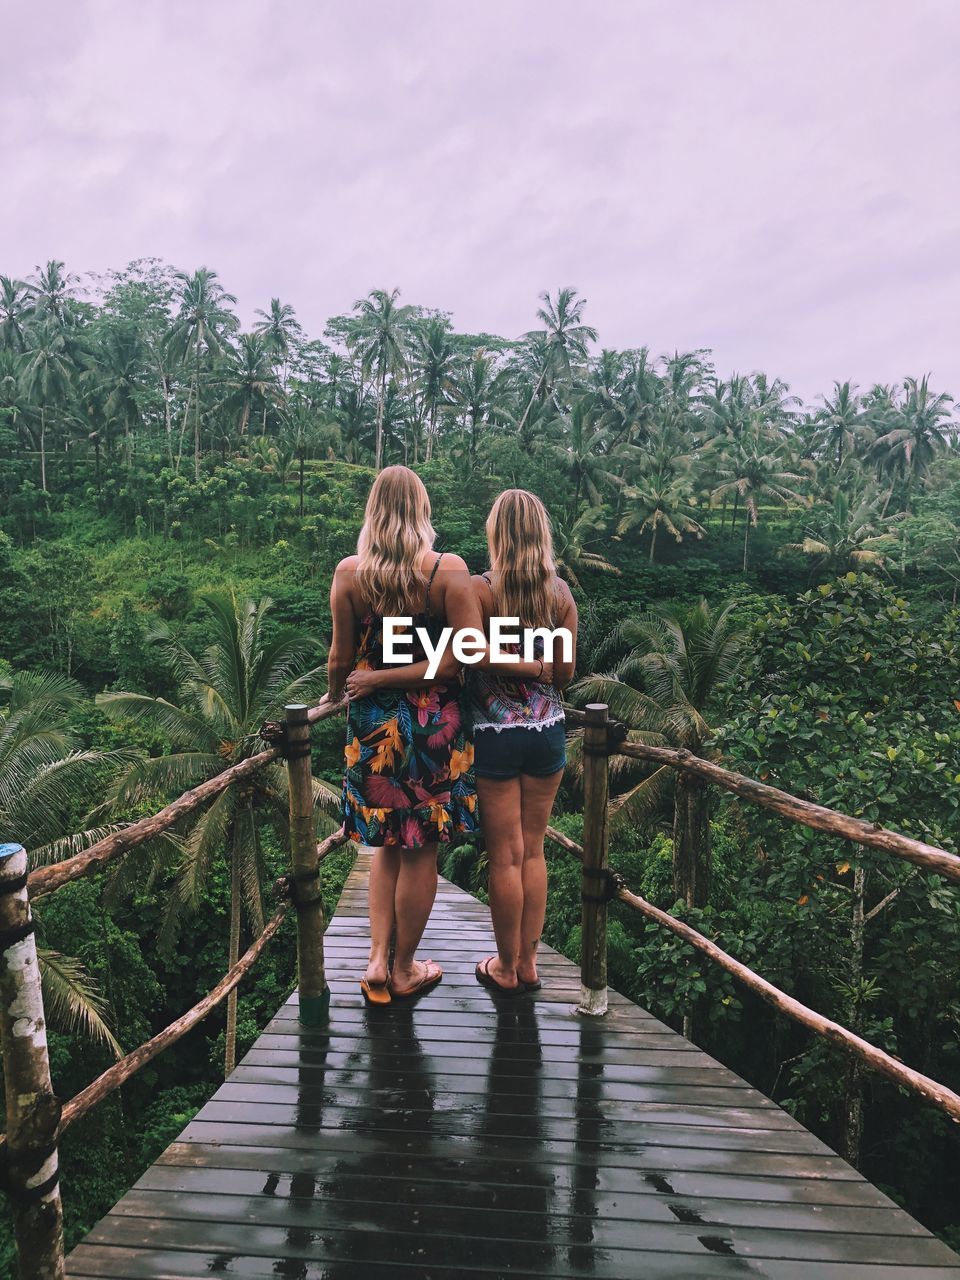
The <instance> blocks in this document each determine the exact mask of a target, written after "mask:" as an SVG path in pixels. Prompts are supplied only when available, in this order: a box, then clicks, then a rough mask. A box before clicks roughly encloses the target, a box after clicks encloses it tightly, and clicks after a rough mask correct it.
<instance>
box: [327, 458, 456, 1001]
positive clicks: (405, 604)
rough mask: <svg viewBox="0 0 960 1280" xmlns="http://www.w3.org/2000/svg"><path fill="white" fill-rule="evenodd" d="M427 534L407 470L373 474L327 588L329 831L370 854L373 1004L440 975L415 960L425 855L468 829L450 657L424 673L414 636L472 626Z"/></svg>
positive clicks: (425, 500)
mask: <svg viewBox="0 0 960 1280" xmlns="http://www.w3.org/2000/svg"><path fill="white" fill-rule="evenodd" d="M434 539H435V534H434V530H433V526H432V525H431V523H430V499H429V497H428V495H427V491H426V489H425V488H424V486H423V482H422V481H421V480H420V478H419V476H417V475H416V474H415V473H414V472H413V471H410V470H409V469H408V468H407V467H386V468H385V469H384V470H383V471H381V472H380V474H379V475H378V476H377V478H376V480H375V481H374V483H373V487H372V488H371V490H370V495H369V497H368V499H367V507H366V512H365V514H364V522H363V528H362V529H361V531H360V537H359V539H358V542H357V554H356V555H353V556H347V557H346V559H344V560H341V562H340V564H339V565H338V566H337V568H336V571H335V573H334V575H333V584H332V586H331V590H330V609H331V613H332V617H333V639H332V642H331V646H330V655H329V660H328V664H327V668H328V681H329V687H328V697H329V698H330V699H332V700H337V699H339V698H340V697H341V695H342V693H343V691H344V690H346V692H347V695H348V698H349V703H348V711H347V733H346V745H345V753H344V754H345V762H346V764H345V773H344V781H343V799H342V810H343V824H344V828H345V830H346V832H347V834H348V835H349V836H350V838H351V839H353V840H355V841H357V842H358V843H360V844H364V845H369V846H372V847H373V848H374V856H373V865H372V868H371V872H370V887H369V908H370V959H369V963H368V965H367V969H366V972H365V974H364V976H363V979H362V981H361V983H360V987H361V990H362V991H363V994H364V997H365V998H366V999H367V1000H368V1001H369V1002H371V1003H374V1004H387V1003H389V1002H390V1000H391V999H398V998H401V997H404V996H411V995H418V994H421V993H423V992H425V991H428V990H430V988H431V987H434V986H436V984H437V983H438V982H439V981H440V980H441V978H442V976H443V971H442V970H441V968H440V966H439V965H437V964H434V963H433V961H432V960H427V961H419V960H417V959H415V953H416V950H417V947H418V946H419V944H420V939H421V937H422V936H423V931H424V928H425V927H426V923H427V920H428V918H429V916H430V910H431V908H432V906H433V902H434V898H435V896H436V892H437V848H438V845H439V844H445V843H447V842H449V841H450V839H451V838H452V837H453V836H454V834H455V833H458V832H465V833H472V832H474V831H476V830H477V821H478V820H477V797H476V791H475V788H474V782H473V748H472V746H471V744H470V743H469V741H468V740H467V737H466V734H465V728H464V721H463V714H462V705H461V701H462V700H461V693H462V681H461V679H460V667H459V663H458V662H457V661H456V660H455V659H454V658H453V656H452V653H451V652H450V649H449V648H448V649H447V650H445V652H444V656H443V658H442V660H441V662H440V666H439V668H438V669H437V671H436V673H435V675H434V676H433V677H432V678H430V677H429V676H428V675H427V665H428V664H427V661H426V650H425V649H424V647H423V644H422V642H421V640H420V639H419V638H418V635H417V629H418V628H423V629H424V630H425V631H426V632H427V634H428V635H429V636H430V637H431V642H432V643H434V644H435V643H436V640H437V637H438V633H439V631H440V629H441V628H442V627H443V626H444V625H447V626H451V627H453V628H454V629H455V630H458V629H460V628H464V627H478V626H479V624H480V617H479V611H478V609H477V606H476V601H475V599H474V595H473V591H472V588H471V583H470V575H469V572H468V570H467V566H466V564H465V563H464V561H463V560H461V558H460V557H459V556H455V555H451V554H449V553H447V554H441V555H438V554H436V553H435V552H434V551H433V543H434ZM441 562H442V563H441ZM385 618H410V619H411V620H412V622H411V626H412V637H411V639H412V648H411V647H408V648H407V649H406V651H405V652H406V653H407V654H408V655H409V654H410V653H411V652H412V657H413V661H412V662H408V663H405V664H399V665H397V664H390V663H388V662H387V661H386V659H385V655H384V634H383V624H384V619H385ZM394 930H395V948H394V960H393V967H392V970H391V968H390V967H389V953H390V940H391V935H392V934H393V933H394Z"/></svg>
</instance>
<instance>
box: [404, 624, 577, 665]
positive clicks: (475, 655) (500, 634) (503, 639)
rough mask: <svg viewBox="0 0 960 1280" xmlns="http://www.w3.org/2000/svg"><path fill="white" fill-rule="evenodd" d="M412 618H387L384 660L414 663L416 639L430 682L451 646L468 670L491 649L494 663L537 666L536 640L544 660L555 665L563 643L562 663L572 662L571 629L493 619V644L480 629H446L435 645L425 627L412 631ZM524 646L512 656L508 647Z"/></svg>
mask: <svg viewBox="0 0 960 1280" xmlns="http://www.w3.org/2000/svg"><path fill="white" fill-rule="evenodd" d="M412 624H413V619H412V618H384V620H383V660H384V662H386V663H390V664H392V663H409V662H413V654H412V653H411V652H410V650H411V649H412V648H413V640H414V635H416V638H417V639H418V640H419V641H420V644H421V645H422V647H423V652H424V654H425V655H426V658H427V679H428V680H432V679H433V678H434V676H435V675H436V674H437V672H438V671H439V669H440V663H441V661H442V660H443V655H444V654H445V653H446V651H447V647H448V645H449V646H451V648H452V652H453V656H454V657H455V658H456V660H457V661H458V662H461V663H463V664H464V665H465V666H471V667H472V666H475V665H476V664H477V663H478V662H479V661H480V660H481V658H482V657H483V655H484V653H485V652H486V651H487V649H488V648H489V650H490V657H491V658H492V659H493V660H494V661H495V662H519V661H520V659H521V656H522V657H523V661H524V662H535V661H536V659H537V658H538V657H539V656H540V655H539V654H535V653H534V646H535V644H536V640H537V637H538V636H539V637H541V638H542V640H543V660H544V662H553V651H554V645H555V644H556V642H557V640H559V641H560V653H561V660H562V661H563V662H572V661H573V635H572V634H571V632H570V630H569V628H568V627H557V628H556V629H555V630H553V631H551V630H550V628H549V627H524V628H523V629H522V631H521V627H520V619H519V618H491V619H490V640H489V643H488V641H487V638H486V636H485V635H484V633H483V632H482V631H480V630H479V628H477V627H461V628H460V629H459V630H458V631H456V632H455V631H454V629H453V627H444V628H443V629H442V630H441V632H440V634H439V636H438V637H437V640H436V642H434V640H433V638H432V636H431V635H430V633H429V631H428V630H427V629H426V627H415V628H414V627H412ZM517 645H520V646H521V653H514V652H512V650H511V648H510V647H508V646H517Z"/></svg>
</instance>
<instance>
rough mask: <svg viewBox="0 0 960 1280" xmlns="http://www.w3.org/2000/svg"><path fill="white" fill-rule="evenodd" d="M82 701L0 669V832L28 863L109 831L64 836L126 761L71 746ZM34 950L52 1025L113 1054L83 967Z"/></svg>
mask: <svg viewBox="0 0 960 1280" xmlns="http://www.w3.org/2000/svg"><path fill="white" fill-rule="evenodd" d="M86 702H87V699H86V695H85V694H84V691H83V689H82V688H81V687H80V686H79V685H78V684H77V683H76V682H75V681H74V680H71V679H69V678H68V677H67V676H64V675H61V674H60V673H59V672H54V671H46V672H43V671H15V672H14V673H13V674H0V831H3V832H5V833H7V834H8V836H9V837H11V838H13V837H15V838H16V839H17V840H18V841H19V842H20V843H21V844H23V845H24V846H25V847H26V848H27V849H29V850H30V862H31V865H32V866H42V865H45V864H47V863H51V862H58V861H60V860H61V859H63V858H67V857H70V856H72V855H73V854H75V853H79V852H81V851H82V850H83V849H86V848H89V846H90V845H91V844H94V843H95V842H96V841H97V840H100V839H102V838H103V837H104V836H106V835H109V834H110V833H111V831H113V830H115V829H116V828H115V827H110V826H107V827H102V826H101V827H88V828H86V829H85V830H83V831H81V832H79V833H76V834H66V833H68V832H72V831H73V827H74V814H75V813H76V808H77V804H78V802H81V803H82V802H83V800H84V798H89V799H90V800H93V798H94V796H95V795H96V794H97V791H98V789H99V788H100V787H101V786H102V785H103V783H104V779H105V778H109V776H110V774H111V772H113V771H115V770H117V769H118V768H119V767H122V766H123V765H124V764H125V763H126V762H127V761H128V760H129V759H130V753H129V752H126V751H83V750H79V749H78V748H77V746H76V734H75V733H74V731H73V730H72V729H71V728H70V717H71V716H73V715H74V714H75V713H76V712H77V711H78V710H79V709H80V708H82V707H83V706H84V705H86ZM38 954H39V957H40V965H41V970H42V976H43V997H44V1004H45V1006H46V1008H47V1010H48V1014H49V1016H50V1020H51V1022H52V1023H53V1025H55V1026H58V1027H59V1028H60V1029H62V1030H71V1029H80V1030H83V1031H84V1032H85V1033H86V1034H88V1035H90V1036H91V1037H92V1038H93V1039H95V1040H98V1041H100V1042H102V1043H103V1044H105V1045H107V1046H108V1047H109V1048H110V1049H111V1050H112V1051H113V1052H114V1053H115V1054H116V1055H117V1057H119V1056H120V1055H121V1052H122V1051H121V1049H120V1046H119V1045H118V1044H117V1041H116V1040H115V1039H114V1036H113V1033H112V1032H111V1031H110V1029H109V1027H108V1025H107V1023H106V1021H105V1018H106V1005H105V1002H104V1000H103V997H102V996H101V994H100V993H99V991H98V990H97V988H96V986H95V985H94V984H93V982H92V981H91V979H90V977H89V975H88V974H87V973H86V971H85V969H84V968H83V966H82V965H81V964H80V963H79V961H77V960H74V959H71V958H70V957H69V956H64V955H61V954H60V953H59V952H56V951H49V950H43V949H40V951H39V953H38Z"/></svg>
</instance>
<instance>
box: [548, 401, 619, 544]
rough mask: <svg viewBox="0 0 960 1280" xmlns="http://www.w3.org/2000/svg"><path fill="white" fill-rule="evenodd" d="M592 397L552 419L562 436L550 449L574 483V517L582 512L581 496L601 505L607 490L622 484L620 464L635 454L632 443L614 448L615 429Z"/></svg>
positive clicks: (591, 503)
mask: <svg viewBox="0 0 960 1280" xmlns="http://www.w3.org/2000/svg"><path fill="white" fill-rule="evenodd" d="M591 399H592V397H590V396H589V395H584V396H580V398H579V399H578V400H576V401H575V402H574V405H573V408H572V409H571V410H570V412H569V413H566V414H562V415H561V416H559V417H557V418H555V419H554V422H553V428H554V432H555V433H557V434H558V435H559V440H557V442H556V443H554V444H552V445H551V446H550V450H551V452H552V453H553V455H554V457H555V458H556V459H557V462H558V463H559V464H560V466H561V467H562V468H563V470H564V471H565V472H566V474H567V476H568V478H569V479H570V481H571V482H572V484H573V490H572V494H571V500H570V519H571V520H575V519H576V517H577V515H578V513H579V510H580V499H581V497H583V498H586V500H587V503H588V504H589V505H590V506H591V507H599V506H600V505H601V504H602V503H603V498H604V494H605V493H606V492H609V491H610V490H611V489H617V488H622V487H623V484H624V480H623V476H622V475H621V474H620V470H619V466H620V463H621V462H622V461H623V460H624V459H626V458H628V457H630V456H632V455H631V453H630V450H631V448H632V446H629V445H620V446H619V448H618V449H616V450H615V448H614V442H613V433H612V431H611V430H610V428H609V427H604V426H603V425H602V418H601V416H600V415H599V414H597V413H596V412H595V411H594V409H593V406H592V404H591Z"/></svg>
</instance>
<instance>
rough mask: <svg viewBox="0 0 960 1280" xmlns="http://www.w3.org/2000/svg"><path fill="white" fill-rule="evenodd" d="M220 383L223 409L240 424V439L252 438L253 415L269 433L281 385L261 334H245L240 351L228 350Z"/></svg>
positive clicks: (241, 340) (238, 348) (239, 347)
mask: <svg viewBox="0 0 960 1280" xmlns="http://www.w3.org/2000/svg"><path fill="white" fill-rule="evenodd" d="M218 380H219V382H220V385H221V386H222V387H223V388H224V391H225V393H226V394H225V396H224V401H223V407H224V408H225V409H226V411H227V413H229V414H231V415H232V416H233V417H234V419H235V421H236V422H237V429H238V431H239V434H240V438H241V439H244V438H245V437H248V436H249V434H250V422H251V419H252V418H253V416H254V414H256V415H257V416H258V417H260V418H261V419H262V425H263V431H264V432H266V429H267V412H268V410H269V408H270V405H271V403H272V402H273V400H274V399H275V398H276V395H277V392H278V391H279V384H278V382H277V375H276V373H275V372H274V367H273V363H272V361H271V359H270V354H269V352H268V350H267V343H266V342H265V341H264V339H263V337H262V336H261V335H260V334H259V333H242V334H241V335H240V342H239V346H238V347H237V349H236V350H234V349H233V348H232V347H231V348H228V349H227V351H226V355H225V360H224V364H223V367H222V372H221V373H220V375H219V379H218Z"/></svg>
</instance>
